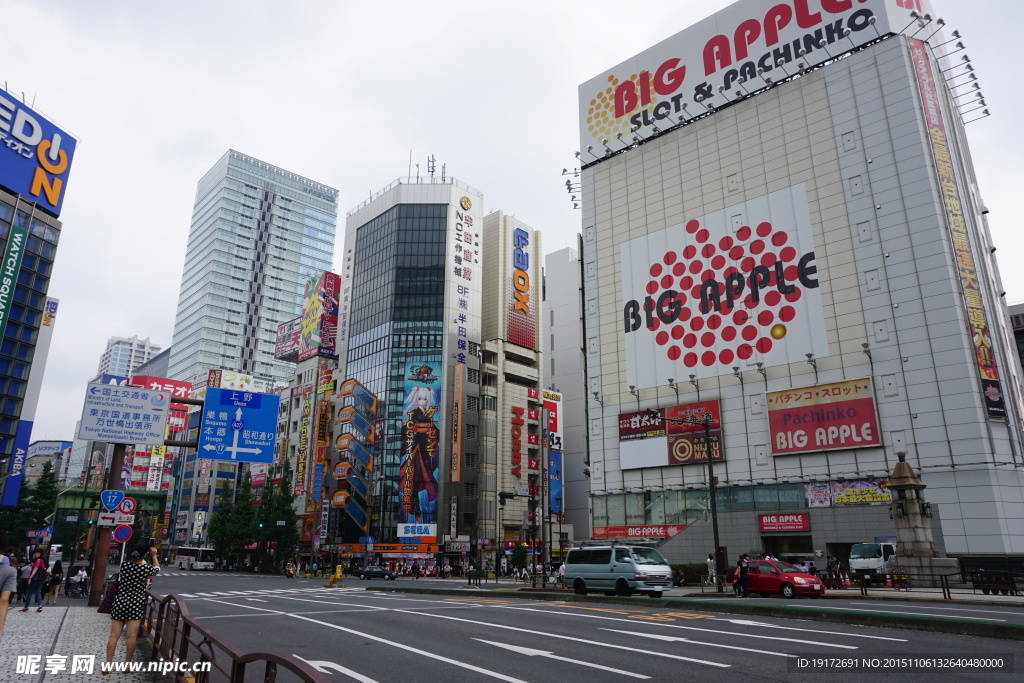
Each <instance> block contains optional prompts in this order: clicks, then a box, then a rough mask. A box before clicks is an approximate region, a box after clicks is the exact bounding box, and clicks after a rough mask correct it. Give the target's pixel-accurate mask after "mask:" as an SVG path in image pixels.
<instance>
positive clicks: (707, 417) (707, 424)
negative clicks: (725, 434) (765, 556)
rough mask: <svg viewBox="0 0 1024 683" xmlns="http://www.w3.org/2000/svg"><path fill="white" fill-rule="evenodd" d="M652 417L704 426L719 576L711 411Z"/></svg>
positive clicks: (720, 588) (655, 413)
mask: <svg viewBox="0 0 1024 683" xmlns="http://www.w3.org/2000/svg"><path fill="white" fill-rule="evenodd" d="M651 415H652V417H656V418H658V419H660V420H664V421H666V422H671V423H672V424H691V425H698V426H703V427H704V455H705V457H706V458H707V459H708V497H709V498H710V499H711V533H712V535H713V537H714V543H715V565H716V566H715V570H716V573H717V574H718V575H719V576H722V575H724V574H725V572H726V567H724V566H723V562H722V559H723V558H722V557H721V553H720V552H719V549H720V548H721V547H722V546H721V542H720V540H719V536H718V501H717V500H716V499H717V495H716V492H717V488H718V487H717V485H716V484H715V459H714V455H713V454H712V452H711V413H708V412H705V413H704V415H703V417H701V418H699V419H698V418H696V417H690V416H688V415H683V416H681V417H661V414H660V413H658V411H656V410H652V411H651ZM724 591H725V588H724V587H723V585H722V584H719V586H718V592H719V593H722V592H724Z"/></svg>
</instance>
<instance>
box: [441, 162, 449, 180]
mask: <svg viewBox="0 0 1024 683" xmlns="http://www.w3.org/2000/svg"><path fill="white" fill-rule="evenodd" d="M447 166H448V164H441V182H442V183H444V170H445V168H446V167H447Z"/></svg>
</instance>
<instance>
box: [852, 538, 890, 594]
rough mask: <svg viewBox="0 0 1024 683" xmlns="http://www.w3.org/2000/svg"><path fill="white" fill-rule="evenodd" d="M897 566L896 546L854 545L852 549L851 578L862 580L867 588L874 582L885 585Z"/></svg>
mask: <svg viewBox="0 0 1024 683" xmlns="http://www.w3.org/2000/svg"><path fill="white" fill-rule="evenodd" d="M895 566H896V544H895V543H893V542H891V541H890V542H886V543H854V544H853V547H852V548H850V578H851V579H860V580H861V582H862V583H863V584H864V585H865V586H870V585H871V583H872V582H874V583H882V584H884V583H885V581H886V578H887V577H888V576H892V570H893V568H894V567H895Z"/></svg>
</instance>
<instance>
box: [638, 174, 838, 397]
mask: <svg viewBox="0 0 1024 683" xmlns="http://www.w3.org/2000/svg"><path fill="white" fill-rule="evenodd" d="M621 250H622V251H621V257H622V258H621V263H622V296H623V302H622V311H621V324H622V331H623V334H624V336H625V346H626V365H627V378H628V381H629V383H630V384H635V385H636V386H638V387H642V388H646V387H652V386H657V385H659V384H664V383H665V379H664V378H665V377H679V376H681V374H682V375H687V374H694V375H697V376H698V377H713V376H717V375H721V374H724V373H731V372H732V368H733V367H737V366H738V367H741V368H742V369H744V370H746V369H750V368H753V367H754V365H755V363H758V362H760V363H763V364H764V365H765V366H772V365H779V364H785V363H794V362H797V361H803V360H805V359H806V357H807V354H808V353H813V354H814V355H815V357H822V356H826V355H828V342H827V339H826V336H825V320H824V314H823V312H822V304H821V293H820V281H821V278H822V277H823V276H824V273H822V272H821V271H820V270H819V268H818V265H817V262H816V260H815V253H814V240H813V237H812V231H811V221H810V215H809V212H808V208H807V193H806V190H805V189H804V185H803V184H799V185H794V186H792V187H789V188H787V189H784V190H779V191H777V192H772V193H771V194H767V195H764V196H761V197H758V198H756V199H752V200H750V201H747V202H743V203H741V204H736V205H734V206H731V207H728V208H726V209H723V210H721V211H716V212H714V213H711V214H708V215H706V216H695V217H687V218H685V219H684V220H683V222H681V223H678V224H676V225H673V226H671V227H669V228H666V229H664V230H660V231H658V232H653V233H651V234H649V235H646V236H644V237H639V238H637V239H634V240H630V241H629V242H625V243H623V244H622V246H621Z"/></svg>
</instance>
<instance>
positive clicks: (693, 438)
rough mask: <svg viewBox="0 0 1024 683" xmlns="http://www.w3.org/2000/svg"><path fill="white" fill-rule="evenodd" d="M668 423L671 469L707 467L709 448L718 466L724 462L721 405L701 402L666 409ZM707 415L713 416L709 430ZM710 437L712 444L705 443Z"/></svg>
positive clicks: (715, 402)
mask: <svg viewBox="0 0 1024 683" xmlns="http://www.w3.org/2000/svg"><path fill="white" fill-rule="evenodd" d="M664 415H665V418H666V420H665V421H666V422H667V423H668V460H669V464H670V465H690V464H692V463H701V462H703V463H706V462H707V461H708V448H709V447H710V449H711V457H712V458H713V459H714V460H715V462H720V461H722V460H725V453H724V452H723V451H722V416H721V412H720V409H719V406H718V401H701V402H700V403H687V404H686V405H681V406H669V407H668V408H665V409H664ZM705 415H709V416H710V421H709V422H708V429H705V428H704V419H705V417H704V416H705ZM709 435H710V437H711V439H710V443H705V441H707V440H708V439H707V437H708V436H709Z"/></svg>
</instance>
